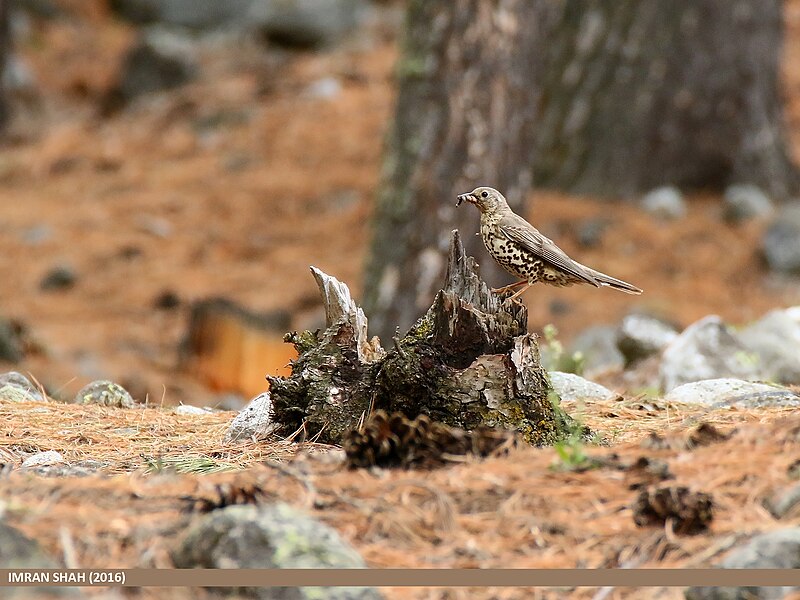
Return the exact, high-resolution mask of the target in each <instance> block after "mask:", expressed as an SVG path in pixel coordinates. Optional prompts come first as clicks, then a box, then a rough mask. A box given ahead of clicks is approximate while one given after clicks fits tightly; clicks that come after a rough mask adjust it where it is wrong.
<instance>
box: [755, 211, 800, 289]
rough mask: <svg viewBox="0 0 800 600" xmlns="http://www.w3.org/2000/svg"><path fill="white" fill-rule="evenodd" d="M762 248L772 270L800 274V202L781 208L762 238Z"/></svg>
mask: <svg viewBox="0 0 800 600" xmlns="http://www.w3.org/2000/svg"><path fill="white" fill-rule="evenodd" d="M761 249H762V252H763V253H764V258H765V259H766V261H767V265H768V266H769V268H770V269H771V270H772V271H775V272H778V273H785V274H790V275H799V274H800V202H797V201H795V202H792V203H791V204H788V205H786V206H784V207H783V208H782V209H781V210H780V212H779V213H778V215H777V216H776V217H775V218H774V219H773V221H772V224H771V225H770V226H769V227H768V228H767V231H766V232H765V233H764V236H763V237H762V239H761Z"/></svg>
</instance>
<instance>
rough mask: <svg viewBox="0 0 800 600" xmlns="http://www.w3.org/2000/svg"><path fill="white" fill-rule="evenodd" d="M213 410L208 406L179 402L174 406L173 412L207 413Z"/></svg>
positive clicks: (181, 413)
mask: <svg viewBox="0 0 800 600" xmlns="http://www.w3.org/2000/svg"><path fill="white" fill-rule="evenodd" d="M212 412H213V411H212V410H211V409H209V408H202V407H200V406H192V405H191V404H180V405H178V406H176V407H175V414H178V415H208V414H211V413H212Z"/></svg>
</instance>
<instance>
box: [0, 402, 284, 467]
mask: <svg viewBox="0 0 800 600" xmlns="http://www.w3.org/2000/svg"><path fill="white" fill-rule="evenodd" d="M233 414H234V413H231V412H219V413H209V414H207V415H199V416H197V415H179V414H176V413H175V412H174V410H173V409H172V408H164V409H153V408H146V409H144V408H140V409H119V408H110V407H104V406H96V405H88V406H80V405H75V404H61V403H56V402H49V403H11V402H0V421H2V423H3V425H2V426H0V432H2V433H0V456H2V457H3V459H4V461H5V462H7V463H11V464H12V465H18V464H19V463H21V462H22V461H23V460H24V459H25V458H26V457H27V456H28V455H30V454H32V453H35V452H42V451H46V450H55V451H57V452H59V453H61V455H62V456H63V457H64V459H65V460H66V461H67V462H68V463H77V462H81V461H86V460H92V461H100V462H101V463H102V464H103V465H104V466H103V468H102V471H103V472H104V473H108V474H117V473H127V472H132V471H137V470H146V471H156V470H163V469H168V468H173V469H174V470H177V471H181V470H183V471H192V472H210V471H216V470H237V469H238V470H241V469H244V468H247V467H248V466H250V465H251V464H253V463H254V462H258V461H264V460H280V459H283V458H286V457H287V456H291V455H292V454H294V452H295V448H294V446H293V445H292V444H291V443H290V442H283V441H277V442H275V443H272V444H257V443H253V442H246V443H243V444H238V445H237V446H236V447H235V448H232V447H230V446H225V445H224V444H223V443H222V439H223V436H224V434H225V431H226V430H227V428H228V425H229V424H230V421H231V419H232V418H233Z"/></svg>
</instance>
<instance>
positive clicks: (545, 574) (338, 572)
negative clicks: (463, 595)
mask: <svg viewBox="0 0 800 600" xmlns="http://www.w3.org/2000/svg"><path fill="white" fill-rule="evenodd" d="M26 574H29V575H26ZM70 584H71V585H82V586H91V585H97V586H106V585H113V586H116V585H124V586H137V587H145V586H180V587H218V586H226V587H227V586H234V587H267V586H280V587H284V586H285V587H298V586H354V587H356V586H374V587H438V586H444V587H487V586H492V587H495V586H496V587H537V586H545V587H581V586H584V587H603V586H614V587H686V586H695V585H701V586H800V570H790V569H118V570H117V569H97V570H92V569H0V587H1V586H10V585H22V586H48V587H53V586H62V585H70Z"/></svg>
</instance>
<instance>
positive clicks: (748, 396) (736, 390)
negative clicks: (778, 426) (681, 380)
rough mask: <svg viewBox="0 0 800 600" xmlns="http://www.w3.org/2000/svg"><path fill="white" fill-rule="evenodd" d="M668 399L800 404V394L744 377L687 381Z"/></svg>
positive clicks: (750, 405) (720, 404)
mask: <svg viewBox="0 0 800 600" xmlns="http://www.w3.org/2000/svg"><path fill="white" fill-rule="evenodd" d="M664 399H665V400H667V401H669V402H683V403H685V404H702V405H705V406H710V407H714V408H718V407H723V406H734V405H735V406H744V407H748V408H757V407H760V406H800V396H798V395H797V394H795V393H794V392H791V391H790V390H788V389H786V388H782V387H778V386H773V385H766V384H763V383H753V382H750V381H743V380H741V379H707V380H704V381H695V382H692V383H685V384H683V385H680V386H678V387H676V388H674V389H673V390H671V391H670V392H669V393H668V394H667V395H666V396H664Z"/></svg>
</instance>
